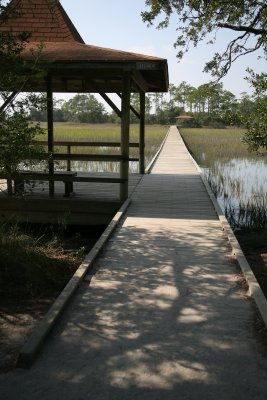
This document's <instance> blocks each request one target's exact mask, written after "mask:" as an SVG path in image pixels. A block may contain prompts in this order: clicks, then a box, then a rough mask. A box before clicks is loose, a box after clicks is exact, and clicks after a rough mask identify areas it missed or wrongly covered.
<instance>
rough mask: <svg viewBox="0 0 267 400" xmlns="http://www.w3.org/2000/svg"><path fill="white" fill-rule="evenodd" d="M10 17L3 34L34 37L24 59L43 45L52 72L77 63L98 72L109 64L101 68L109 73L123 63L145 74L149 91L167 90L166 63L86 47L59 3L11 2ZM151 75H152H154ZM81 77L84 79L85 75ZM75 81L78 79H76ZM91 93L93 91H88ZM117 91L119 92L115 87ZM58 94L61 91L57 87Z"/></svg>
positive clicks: (54, 0) (46, 0)
mask: <svg viewBox="0 0 267 400" xmlns="http://www.w3.org/2000/svg"><path fill="white" fill-rule="evenodd" d="M8 13H9V14H8V19H7V21H6V22H4V23H2V24H1V25H0V32H5V31H9V32H12V33H13V34H14V35H17V34H19V33H21V32H29V33H30V38H29V43H28V44H27V46H26V48H25V50H24V52H23V57H24V58H26V59H30V58H32V49H34V48H37V47H38V45H39V44H40V42H41V43H42V44H43V49H42V53H41V56H42V57H41V58H42V60H46V62H47V63H49V65H48V66H47V68H49V69H50V70H51V69H52V68H54V69H56V70H57V73H58V69H59V68H61V69H62V68H66V66H68V69H70V68H71V67H74V64H75V68H76V67H77V63H79V64H80V63H83V68H84V69H85V68H90V69H92V68H94V63H96V62H100V63H106V65H105V66H104V65H101V68H106V69H107V68H109V69H110V67H111V64H109V65H107V63H112V68H114V66H115V64H114V63H119V65H118V68H120V69H123V68H124V67H126V64H127V63H128V64H129V63H133V62H134V63H135V64H132V66H131V68H132V69H136V68H137V69H141V70H143V71H144V72H141V74H142V75H143V78H144V79H145V81H146V80H148V82H147V83H148V85H147V90H146V91H166V90H167V86H168V71H167V61H166V60H164V59H162V58H158V57H153V56H148V55H143V54H137V53H131V52H127V51H121V50H114V49H108V48H104V47H98V46H93V45H87V44H85V43H84V41H83V39H82V38H81V36H80V34H79V33H78V31H77V30H76V28H75V26H74V25H73V23H72V22H71V20H70V18H69V17H68V15H67V14H66V12H65V10H64V9H63V7H62V6H61V4H60V2H59V0H11V2H10V5H9V8H8ZM121 63H124V65H122V64H121ZM136 63H138V64H136ZM144 63H145V64H144ZM51 64H52V65H51ZM99 67H100V66H99V65H98V66H96V68H98V69H99ZM128 67H129V66H128ZM79 69H80V67H79ZM148 71H151V74H149V72H148ZM156 71H158V74H157V73H156ZM80 76H82V72H81V71H80ZM72 78H76V76H74V75H72ZM156 80H157V81H158V82H156ZM83 87H85V86H84V85H83ZM87 89H88V90H89V88H88V87H87ZM113 89H115V87H114V85H113V86H112V90H113ZM57 90H59V91H60V90H61V89H60V88H59V87H57ZM62 90H63V89H62ZM110 90H111V88H110Z"/></svg>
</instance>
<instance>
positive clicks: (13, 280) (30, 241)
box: [0, 224, 90, 300]
mask: <svg viewBox="0 0 267 400" xmlns="http://www.w3.org/2000/svg"><path fill="white" fill-rule="evenodd" d="M84 242H85V241H84ZM88 244H90V241H89V243H88ZM87 251H88V246H86V245H85V243H84V244H83V240H82V238H81V235H79V234H73V235H70V236H69V237H68V236H66V234H65V232H63V231H60V229H57V230H55V228H54V227H53V228H51V227H46V228H45V230H44V228H43V227H42V228H38V229H36V228H33V227H26V228H25V227H20V226H19V225H14V224H12V225H11V224H3V225H2V226H1V228H0V258H1V267H0V294H1V299H2V300H3V299H7V298H9V297H14V296H15V298H17V299H32V298H37V297H47V296H57V294H58V293H59V292H60V291H61V290H62V289H63V288H64V286H65V285H66V283H67V282H68V281H69V279H70V278H71V277H72V275H73V273H74V272H75V270H76V269H77V267H78V266H79V265H80V263H81V262H82V260H83V258H84V255H85V253H86V252H87Z"/></svg>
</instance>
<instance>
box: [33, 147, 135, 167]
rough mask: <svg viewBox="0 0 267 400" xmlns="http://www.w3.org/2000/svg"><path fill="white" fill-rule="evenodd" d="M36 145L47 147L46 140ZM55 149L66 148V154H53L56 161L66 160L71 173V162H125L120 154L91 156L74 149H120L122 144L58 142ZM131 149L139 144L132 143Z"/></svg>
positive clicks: (130, 159)
mask: <svg viewBox="0 0 267 400" xmlns="http://www.w3.org/2000/svg"><path fill="white" fill-rule="evenodd" d="M33 143H34V144H40V145H43V146H47V141H45V140H35V141H33ZM54 146H55V147H66V149H67V152H66V153H57V152H54V153H53V159H54V160H66V161H67V171H71V161H110V162H120V161H125V158H124V157H122V156H120V155H119V154H118V155H116V154H114V155H113V154H89V153H73V152H72V148H73V147H113V148H116V147H117V148H119V147H120V142H89V141H68V140H56V141H54ZM129 146H130V147H133V148H139V143H130V144H129ZM129 161H139V157H129Z"/></svg>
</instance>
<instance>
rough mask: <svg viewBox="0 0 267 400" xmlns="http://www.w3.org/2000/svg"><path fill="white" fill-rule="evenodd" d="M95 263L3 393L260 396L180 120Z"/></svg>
mask: <svg viewBox="0 0 267 400" xmlns="http://www.w3.org/2000/svg"><path fill="white" fill-rule="evenodd" d="M94 272H95V275H94V276H93V278H92V279H91V277H89V276H88V277H87V279H85V281H84V283H83V284H82V285H81V287H80V289H79V290H78V293H77V296H75V298H74V300H73V302H72V303H71V305H70V307H69V308H68V310H67V312H66V313H65V314H64V317H63V318H62V320H61V321H60V323H59V324H58V326H57V328H56V329H55V331H54V332H53V335H52V337H50V339H49V340H48V342H47V344H46V346H45V348H44V351H43V353H42V355H41V357H40V358H39V360H38V362H37V363H36V365H35V366H34V368H33V369H32V370H31V371H30V372H27V371H20V372H14V373H12V374H9V375H7V376H5V377H4V378H3V377H1V376H0V388H1V384H2V385H3V386H2V389H0V395H1V397H2V398H5V400H9V399H14V398H20V399H21V400H24V399H25V400H26V399H27V400H31V399H34V398H37V397H38V399H40V400H46V399H47V400H48V399H58V398H64V399H65V400H71V399H72V400H73V399H87V398H88V399H94V400H108V399H110V400H117V399H123V400H133V399H134V400H177V399H181V400H184V399H189V400H196V399H203V400H214V399H216V400H240V399H242V400H252V399H253V400H254V399H257V400H263V399H265V398H266V393H267V380H266V371H267V359H266V357H265V356H264V354H263V352H262V347H261V345H260V344H259V342H258V340H257V334H256V333H255V331H254V328H253V326H254V318H255V309H254V307H253V304H252V303H251V302H249V301H247V300H246V299H245V298H244V296H243V292H242V290H241V288H240V286H238V285H237V280H236V275H237V274H238V270H237V268H236V265H235V263H234V262H233V261H232V260H231V257H230V249H229V247H228V243H227V240H226V238H225V236H224V234H223V231H222V228H221V225H220V222H219V220H218V217H217V215H216V213H215V211H214V208H213V205H212V203H211V201H210V199H209V196H208V194H207V192H206V190H205V187H204V185H203V183H202V181H201V178H200V176H199V172H198V171H197V169H196V168H195V166H194V164H193V162H192V160H191V158H190V156H189V154H188V152H187V150H186V149H185V147H184V144H183V142H182V140H181V138H180V136H179V135H178V133H177V130H176V128H174V127H173V128H171V129H170V133H169V136H168V138H167V141H166V142H165V145H164V147H163V149H162V152H161V154H160V156H159V158H158V160H157V162H156V164H155V165H154V168H153V170H152V173H151V174H150V175H146V176H144V177H143V179H142V180H141V182H140V183H139V185H138V186H137V187H136V189H135V191H134V194H133V197H132V203H131V205H130V207H129V209H128V211H127V212H126V215H125V216H124V218H123V220H122V221H121V223H120V225H119V226H118V228H117V229H116V230H115V232H114V233H113V235H112V236H111V238H110V240H109V241H108V243H107V244H106V246H105V248H104V249H103V251H102V253H101V254H100V256H99V258H98V259H97V261H96V262H95V265H94ZM18 394H19V396H18Z"/></svg>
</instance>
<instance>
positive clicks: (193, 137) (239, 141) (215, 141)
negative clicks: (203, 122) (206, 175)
mask: <svg viewBox="0 0 267 400" xmlns="http://www.w3.org/2000/svg"><path fill="white" fill-rule="evenodd" d="M180 132H181V135H182V137H183V139H184V141H185V143H186V146H187V147H188V149H189V150H190V152H191V154H192V156H193V157H194V158H195V160H196V161H197V163H198V164H199V165H200V166H202V167H207V168H209V167H211V166H212V165H213V164H214V162H215V161H216V160H219V159H220V160H221V159H224V160H227V159H231V158H257V157H259V156H257V154H256V153H251V151H249V149H248V148H247V146H246V145H245V143H244V142H243V137H244V133H245V130H244V129H240V128H236V129H207V128H192V129H181V130H180Z"/></svg>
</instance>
